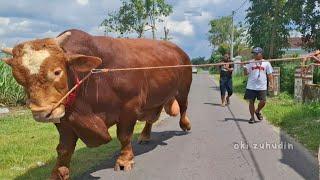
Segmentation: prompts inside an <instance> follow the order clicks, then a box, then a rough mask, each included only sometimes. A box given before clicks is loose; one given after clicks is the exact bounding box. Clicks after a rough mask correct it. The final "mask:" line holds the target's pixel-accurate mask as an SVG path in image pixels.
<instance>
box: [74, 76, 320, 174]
mask: <svg viewBox="0 0 320 180" xmlns="http://www.w3.org/2000/svg"><path fill="white" fill-rule="evenodd" d="M219 98H220V95H219V90H218V87H217V85H216V83H214V82H213V79H212V78H210V77H209V76H208V74H198V75H194V80H193V84H192V88H191V92H190V97H189V109H188V115H189V117H190V120H191V122H192V130H191V132H190V133H184V132H182V131H181V130H180V128H179V121H178V120H179V119H178V118H167V119H165V120H163V121H162V122H161V123H160V124H159V125H157V126H156V127H154V128H153V133H152V141H151V142H150V143H149V144H147V145H139V144H137V143H136V142H134V153H135V163H136V164H135V166H134V169H133V170H132V171H131V172H123V171H118V172H115V171H114V170H113V166H114V162H115V159H116V157H117V154H118V153H116V154H115V155H114V156H113V157H112V158H111V159H106V161H105V163H103V164H101V165H100V166H98V167H95V168H94V169H91V170H90V171H89V172H87V173H86V174H84V175H82V176H81V177H80V178H79V179H108V180H110V179H132V180H158V179H159V180H160V179H163V180H171V179H172V180H189V179H192V180H193V179H194V180H202V179H204V180H207V179H217V180H223V179H254V180H256V179H290V180H295V179H308V180H309V179H310V180H311V179H316V180H318V179H319V167H318V161H317V160H316V158H315V157H314V156H312V155H311V154H310V153H309V152H308V151H307V150H306V149H305V148H303V147H302V146H301V145H300V144H298V143H296V142H294V141H293V140H292V139H291V138H290V137H288V136H287V135H286V134H285V133H283V132H281V130H277V129H276V128H274V127H273V126H271V125H269V124H268V123H267V122H266V121H263V122H260V123H256V124H253V125H252V124H249V123H248V117H249V112H248V110H247V109H248V107H247V104H246V102H245V101H243V100H242V99H241V98H239V97H236V96H234V97H233V98H232V104H231V105H230V106H229V107H220V106H219V103H220V100H219ZM281 144H282V147H281ZM247 145H249V146H250V148H248V147H247ZM275 145H277V147H276V146H275ZM279 146H280V147H279ZM292 148H293V149H292Z"/></svg>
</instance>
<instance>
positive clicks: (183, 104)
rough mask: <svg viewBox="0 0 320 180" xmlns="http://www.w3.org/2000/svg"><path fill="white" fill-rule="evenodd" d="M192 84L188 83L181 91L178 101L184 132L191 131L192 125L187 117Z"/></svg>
mask: <svg viewBox="0 0 320 180" xmlns="http://www.w3.org/2000/svg"><path fill="white" fill-rule="evenodd" d="M190 85H191V81H190V83H187V84H186V85H185V86H184V87H183V88H182V89H180V90H179V92H178V95H177V96H176V99H177V101H178V103H179V107H180V122H179V124H180V127H181V129H182V130H183V131H190V130H191V123H190V120H189V118H188V116H187V108H188V94H189V90H190Z"/></svg>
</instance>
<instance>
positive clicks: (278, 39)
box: [246, 0, 291, 58]
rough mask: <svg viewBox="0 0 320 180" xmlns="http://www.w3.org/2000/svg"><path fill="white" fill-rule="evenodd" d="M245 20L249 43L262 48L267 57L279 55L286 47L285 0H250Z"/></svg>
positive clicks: (288, 22) (287, 32) (287, 24)
mask: <svg viewBox="0 0 320 180" xmlns="http://www.w3.org/2000/svg"><path fill="white" fill-rule="evenodd" d="M250 2H251V7H249V8H248V10H247V16H246V20H247V23H248V25H249V30H248V33H249V36H250V37H249V44H250V45H251V46H260V47H262V48H263V49H264V52H265V53H264V54H265V56H266V57H267V58H276V57H279V56H281V55H282V54H283V53H284V51H283V49H284V48H286V47H288V45H289V44H288V37H289V31H290V30H291V28H290V26H289V24H290V17H289V16H288V13H287V11H286V5H287V1H286V0H265V1H261V0H250Z"/></svg>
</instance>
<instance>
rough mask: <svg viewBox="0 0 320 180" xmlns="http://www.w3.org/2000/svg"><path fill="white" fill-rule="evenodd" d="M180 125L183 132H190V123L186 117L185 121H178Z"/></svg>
mask: <svg viewBox="0 0 320 180" xmlns="http://www.w3.org/2000/svg"><path fill="white" fill-rule="evenodd" d="M179 124H180V128H181V129H182V130H183V131H185V132H186V131H190V130H191V123H190V120H189V118H188V117H186V118H185V119H183V120H180V122H179Z"/></svg>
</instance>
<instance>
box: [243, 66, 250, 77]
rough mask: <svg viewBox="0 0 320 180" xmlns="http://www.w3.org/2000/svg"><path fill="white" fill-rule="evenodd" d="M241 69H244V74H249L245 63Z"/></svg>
mask: <svg viewBox="0 0 320 180" xmlns="http://www.w3.org/2000/svg"><path fill="white" fill-rule="evenodd" d="M243 71H244V75H245V76H248V75H249V71H248V68H247V66H246V65H244V66H243Z"/></svg>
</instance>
